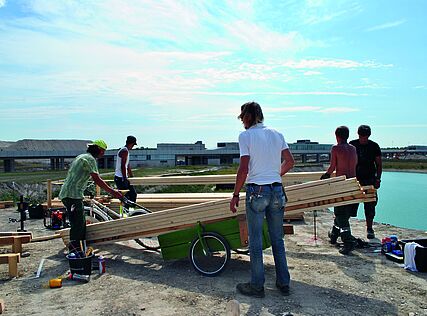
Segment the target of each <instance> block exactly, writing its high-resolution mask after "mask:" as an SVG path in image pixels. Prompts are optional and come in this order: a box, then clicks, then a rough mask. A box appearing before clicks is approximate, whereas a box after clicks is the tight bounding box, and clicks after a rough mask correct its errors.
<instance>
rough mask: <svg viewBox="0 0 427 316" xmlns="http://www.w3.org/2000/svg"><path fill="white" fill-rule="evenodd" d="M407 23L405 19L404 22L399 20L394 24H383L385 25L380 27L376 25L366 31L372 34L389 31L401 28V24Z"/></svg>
mask: <svg viewBox="0 0 427 316" xmlns="http://www.w3.org/2000/svg"><path fill="white" fill-rule="evenodd" d="M405 22H406V20H404V19H403V20H398V21H394V22H388V23H383V24H380V25H376V26H373V27H370V28H368V29H367V30H366V31H367V32H372V31H378V30H384V29H389V28H392V27H396V26H399V25H401V24H403V23H405Z"/></svg>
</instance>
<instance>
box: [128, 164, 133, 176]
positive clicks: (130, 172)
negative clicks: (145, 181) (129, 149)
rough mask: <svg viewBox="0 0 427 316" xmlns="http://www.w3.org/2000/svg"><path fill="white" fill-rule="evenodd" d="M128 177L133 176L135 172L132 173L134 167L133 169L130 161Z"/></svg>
mask: <svg viewBox="0 0 427 316" xmlns="http://www.w3.org/2000/svg"><path fill="white" fill-rule="evenodd" d="M128 177H129V178H133V173H132V169H131V167H130V163H129V165H128Z"/></svg>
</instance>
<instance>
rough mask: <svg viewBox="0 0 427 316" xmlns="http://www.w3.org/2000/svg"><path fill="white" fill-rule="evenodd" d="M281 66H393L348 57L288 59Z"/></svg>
mask: <svg viewBox="0 0 427 316" xmlns="http://www.w3.org/2000/svg"><path fill="white" fill-rule="evenodd" d="M281 66H283V67H286V68H293V69H317V68H341V69H350V68H380V67H392V66H393V65H391V64H387V65H384V64H379V63H376V62H374V61H365V62H358V61H354V60H348V59H302V60H298V61H296V60H288V61H286V62H283V63H282V64H281Z"/></svg>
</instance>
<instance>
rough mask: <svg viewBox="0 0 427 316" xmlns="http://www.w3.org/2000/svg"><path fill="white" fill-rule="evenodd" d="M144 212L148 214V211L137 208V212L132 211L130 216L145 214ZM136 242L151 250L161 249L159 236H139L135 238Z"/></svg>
mask: <svg viewBox="0 0 427 316" xmlns="http://www.w3.org/2000/svg"><path fill="white" fill-rule="evenodd" d="M143 214H148V212H146V211H145V210H137V211H135V212H132V213H131V214H130V216H131V217H132V216H137V215H143ZM135 242H136V243H137V244H138V245H140V246H142V247H144V248H146V249H149V250H159V249H160V244H159V240H158V239H157V237H142V238H137V239H135Z"/></svg>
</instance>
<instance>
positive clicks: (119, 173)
mask: <svg viewBox="0 0 427 316" xmlns="http://www.w3.org/2000/svg"><path fill="white" fill-rule="evenodd" d="M122 151H127V152H128V155H127V159H126V163H125V166H126V175H125V176H126V178H127V177H128V174H127V173H128V165H129V149H128V148H127V147H126V146H125V147H122V148H120V150H119V152H118V153H117V161H116V171H115V172H114V175H115V176H116V177H120V178H123V174H122V157H120V155H119V154H120V153H121V152H122Z"/></svg>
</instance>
